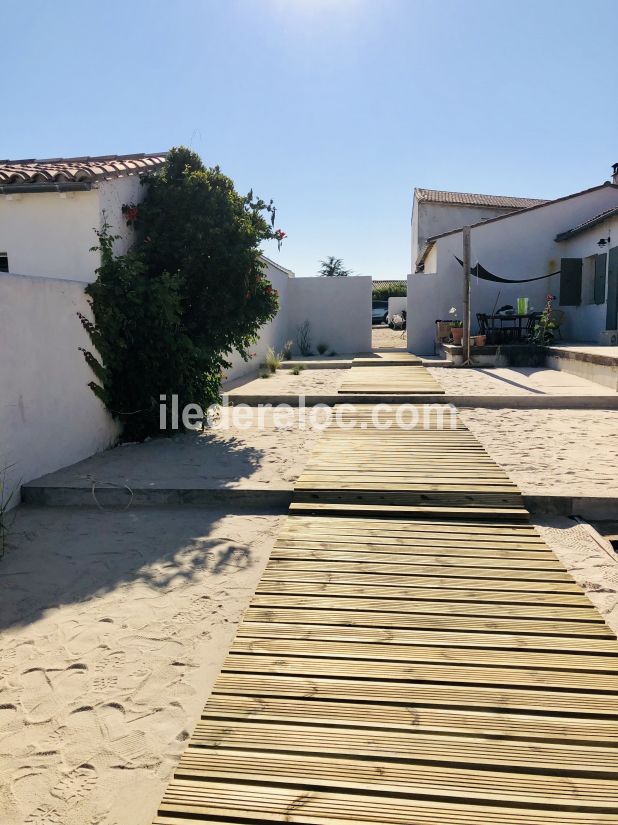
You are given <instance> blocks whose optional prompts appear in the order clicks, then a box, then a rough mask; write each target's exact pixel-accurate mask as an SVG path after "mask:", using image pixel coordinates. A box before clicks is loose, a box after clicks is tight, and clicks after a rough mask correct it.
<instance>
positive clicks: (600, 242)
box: [597, 238, 611, 247]
mask: <svg viewBox="0 0 618 825" xmlns="http://www.w3.org/2000/svg"><path fill="white" fill-rule="evenodd" d="M610 241H611V238H601V239H600V241H599V242H598V243H597V246H601V247H603V246H605V245H606V244H608V243H609V242H610Z"/></svg>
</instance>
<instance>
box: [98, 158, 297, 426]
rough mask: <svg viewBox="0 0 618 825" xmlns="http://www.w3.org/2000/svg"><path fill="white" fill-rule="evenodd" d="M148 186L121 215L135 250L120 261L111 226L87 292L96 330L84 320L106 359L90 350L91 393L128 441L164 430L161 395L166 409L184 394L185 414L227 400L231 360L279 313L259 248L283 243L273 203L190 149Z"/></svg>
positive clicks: (101, 241) (181, 400)
mask: <svg viewBox="0 0 618 825" xmlns="http://www.w3.org/2000/svg"><path fill="white" fill-rule="evenodd" d="M143 183H144V185H145V187H146V194H145V197H144V199H143V201H142V202H141V203H140V204H138V205H135V204H126V205H125V206H124V207H123V212H124V214H125V218H126V220H127V223H128V224H130V225H132V226H134V228H135V229H136V232H137V241H136V244H135V247H134V248H133V249H132V250H131V251H130V252H129V253H127V254H126V255H121V256H119V257H114V256H113V252H112V247H113V240H114V239H113V237H111V236H110V235H109V232H108V229H107V227H104V228H103V231H102V232H100V233H99V249H100V251H101V266H100V268H99V270H98V278H97V281H95V283H94V284H91V285H90V286H89V287H88V289H87V292H88V294H89V296H90V300H91V305H92V310H93V314H94V324H90V323H89V322H88V321H87V319H84V318H82V323H83V324H84V326H85V327H86V329H87V330H88V332H89V334H90V337H91V340H92V342H93V344H94V345H95V347H96V349H97V350H98V353H99V354H100V356H101V359H100V361H99V360H98V359H97V358H96V356H95V355H94V354H93V353H85V356H86V360H87V361H88V363H89V364H90V366H91V367H92V369H93V371H94V373H95V376H96V377H97V379H98V383H95V382H93V383H92V384H91V387H92V389H93V391H94V392H95V393H96V394H97V395H98V396H99V397H100V398H101V399H102V400H103V401H104V402H105V404H106V405H107V407H108V409H109V410H110V411H111V412H112V413H113V414H114V415H115V416H116V417H117V418H119V419H120V420H121V421H122V423H123V425H124V433H125V436H126V437H128V438H144V437H146V436H148V435H153V434H156V433H159V432H160V428H159V404H160V396H161V395H165V396H166V398H167V403H168V405H169V404H171V396H172V395H177V396H178V404H179V408H180V409H181V410H182V408H183V407H184V406H185V405H187V404H189V403H195V404H199V405H200V406H201V407H202V408H203V409H206V408H207V407H208V406H209V405H210V404H212V403H214V402H216V401H217V400H219V389H220V384H221V380H222V378H223V372H224V370H225V369H226V368H227V367H228V366H229V362H228V355H229V353H230V352H231V351H232V350H233V349H237V350H238V351H239V352H240V353H241V355H242V356H243V358H245V360H247V359H248V357H249V355H248V349H249V347H250V346H251V344H252V343H253V342H254V341H255V340H256V338H257V333H258V331H259V328H260V326H262V324H264V323H266V322H267V321H269V320H270V319H271V318H273V317H274V315H275V314H276V312H277V308H278V296H277V293H276V291H275V290H274V289H273V288H272V286H271V284H270V282H269V281H268V280H267V279H266V278H265V277H264V274H263V266H264V265H263V263H262V261H261V259H260V244H261V243H262V242H263V241H264V240H267V239H271V238H273V239H276V240H277V239H278V238H279V237H280V236H281V235H282V234H283V233H281V230H275V229H274V228H273V227H274V217H275V209H274V206H273V205H272V201H271V202H270V203H268V204H267V203H265V202H264V201H262V200H260V199H259V198H254V196H253V193H252V192H249V194H248V195H246V196H243V195H240V194H239V193H238V192H237V191H236V190H235V188H234V184H233V182H232V181H231V180H230V178H228V177H226V176H225V175H224V174H223V173H222V172H221V171H220V169H219V168H218V167H217V166H215V167H213V168H210V169H207V168H205V167H204V165H203V164H202V161H201V160H200V158H199V157H198V155H196V154H195V153H194V152H191V151H190V150H188V149H185V148H183V147H180V148H177V149H172V150H171V151H170V152H169V153H168V156H167V160H166V163H165V165H164V167H163V168H162V171H161V172H160V173H156V174H154V175H151V176H149V177H147V178H145V179H144V181H143ZM269 218H270V220H269ZM167 420H168V425H169V422H170V420H171V417H170V416H169V415H168V417H167Z"/></svg>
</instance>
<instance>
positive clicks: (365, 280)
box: [288, 275, 372, 354]
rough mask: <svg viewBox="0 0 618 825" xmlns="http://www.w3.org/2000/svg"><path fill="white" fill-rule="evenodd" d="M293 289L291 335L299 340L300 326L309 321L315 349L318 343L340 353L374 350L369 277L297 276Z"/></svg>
mask: <svg viewBox="0 0 618 825" xmlns="http://www.w3.org/2000/svg"><path fill="white" fill-rule="evenodd" d="M289 288H290V293H289V294H290V309H289V315H288V338H291V339H292V340H293V341H296V338H297V334H298V327H299V326H300V325H301V324H302V323H303V322H304V321H305V320H308V321H309V323H310V324H311V340H312V344H313V350H314V352H315V348H316V346H317V345H318V344H326V345H327V346H328V348H329V350H334V351H335V352H337V353H340V354H341V353H351V352H367V351H368V350H370V349H371V293H372V279H371V278H370V277H369V276H365V275H361V276H352V277H347V278H322V277H314V278H294V279H293V280H291V281H290V284H289ZM295 352H297V353H298V347H297V346H295Z"/></svg>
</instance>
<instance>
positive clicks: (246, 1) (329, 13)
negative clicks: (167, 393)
mask: <svg viewBox="0 0 618 825" xmlns="http://www.w3.org/2000/svg"><path fill="white" fill-rule="evenodd" d="M0 5H1V8H2V21H3V30H4V31H5V32H10V33H11V36H10V37H7V38H4V41H3V46H2V50H1V52H0V77H1V78H2V115H3V116H2V128H1V130H0V156H1V157H7V158H20V157H50V156H58V155H61V156H62V155H64V156H70V155H82V154H91V155H96V154H107V153H122V152H138V151H159V150H162V149H167V148H169V147H170V146H173V145H178V144H185V145H190V146H192V147H193V148H194V149H195V150H196V151H198V152H199V153H200V154H201V155H202V157H203V159H204V160H205V162H206V163H208V164H210V165H213V164H219V165H220V166H221V167H222V169H223V171H225V172H226V173H227V174H228V175H230V176H231V177H232V178H233V179H234V180H235V182H236V184H237V186H238V188H239V189H241V190H242V191H247V190H248V189H249V188H251V187H253V189H254V190H255V192H256V193H258V194H260V195H261V196H262V197H264V198H271V197H272V198H273V199H274V200H275V202H276V204H277V207H278V209H279V213H278V219H277V223H278V225H279V226H280V227H281V228H282V229H284V230H285V231H286V232H287V233H288V239H286V242H285V243H284V245H283V247H282V250H281V252H280V253H279V252H277V249H276V246H274V245H273V246H272V247H270V248H268V249H267V250H266V252H267V254H268V255H269V256H270V257H272V258H275V259H276V260H278V261H280V262H281V263H282V264H284V265H285V266H289V267H290V268H292V269H294V270H295V271H296V272H297V274H298V275H312V274H315V272H316V269H317V266H318V261H319V259H320V258H323V257H325V256H327V255H336V256H338V257H342V258H343V259H344V261H345V263H346V265H348V266H349V267H351V268H352V269H353V270H354V271H355V272H357V273H359V274H365V275H372V276H373V277H374V278H398V277H404V276H405V275H406V273H407V272H409V268H410V251H409V250H410V210H411V202H412V190H413V187H414V186H425V187H430V188H436V189H452V190H457V191H472V192H486V193H496V194H508V195H523V196H531V197H547V198H551V197H557V196H560V195H563V194H567V193H569V192H574V191H577V190H578V189H583V188H586V187H588V186H592V185H595V184H597V183H600V182H602V181H603V180H606V179H607V178H608V177H609V174H610V166H611V164H612V163H613V162H614V161H618V139H617V138H618V135H617V127H618V107H617V106H616V103H615V91H616V86H617V82H616V81H617V74H618V68H617V67H618V61H616V56H615V55H616V47H615V26H616V12H617V11H618V6H617V4H616V2H615V0H610V1H608V2H606V0H589V1H588V2H586V3H583V2H581V0H580V1H579V2H572V0H535V1H534V2H532V1H531V0H517V2H514V0H492V1H491V2H487V1H486V0H445V1H443V2H439V0H174V1H173V2H171V0H170V2H160V1H159V0H131V2H126V0H125V2H122V3H120V2H117V1H116V0H106V2H105V3H103V2H101V0H98V2H90V0H80V2H69V0H57V2H53V3H51V2H48V0H29V2H28V3H25V2H23V0H19V2H15V1H14V0H0Z"/></svg>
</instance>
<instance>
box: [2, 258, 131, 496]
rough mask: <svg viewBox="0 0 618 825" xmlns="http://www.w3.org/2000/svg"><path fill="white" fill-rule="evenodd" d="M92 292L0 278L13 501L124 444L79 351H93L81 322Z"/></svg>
mask: <svg viewBox="0 0 618 825" xmlns="http://www.w3.org/2000/svg"><path fill="white" fill-rule="evenodd" d="M84 287H85V285H84V284H83V283H78V282H76V281H68V280H58V279H55V278H37V277H30V276H25V275H9V274H7V273H0V471H1V470H2V468H4V467H7V466H9V465H14V467H13V468H12V469H10V470H9V471H8V473H7V476H6V481H7V485H6V488H7V489H6V490H5V495H6V494H7V492H10V491H11V490H14V489H16V488H17V487H18V485H19V484H20V483H24V482H27V481H31V480H32V479H33V478H37V477H38V476H40V475H43V474H44V473H48V472H51V471H53V470H57V469H59V468H60V467H65V466H66V465H68V464H72V463H73V462H75V461H79V460H81V459H82V458H86V457H87V456H89V455H92V454H93V453H95V452H97V451H98V450H102V449H104V448H105V447H108V446H109V445H110V444H112V443H113V441H114V440H115V438H116V434H117V429H116V426H115V424H114V422H113V420H112V418H111V416H110V415H109V414H108V413H107V412H106V410H105V408H104V407H103V404H102V403H101V402H100V401H99V400H98V399H97V398H96V397H95V396H94V395H93V393H92V391H91V390H90V388H89V387H88V382H89V381H91V380H92V378H93V376H92V372H91V371H90V368H89V367H88V366H87V364H86V363H85V361H84V359H83V356H82V353H81V352H79V349H78V348H79V347H86V348H88V349H91V344H90V339H89V338H88V336H87V334H86V332H85V330H84V329H83V328H82V326H81V324H80V322H79V319H78V317H77V315H76V313H77V312H78V311H79V312H82V313H83V314H84V315H88V316H90V312H89V307H88V304H87V301H86V296H85V293H84ZM12 503H17V501H16V500H14V501H12Z"/></svg>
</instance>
